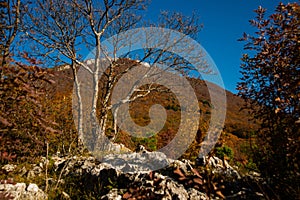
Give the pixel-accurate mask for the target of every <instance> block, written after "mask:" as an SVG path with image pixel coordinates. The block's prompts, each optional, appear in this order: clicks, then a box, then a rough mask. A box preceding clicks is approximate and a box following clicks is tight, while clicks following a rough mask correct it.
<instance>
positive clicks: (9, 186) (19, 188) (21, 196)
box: [0, 181, 47, 200]
mask: <svg viewBox="0 0 300 200" xmlns="http://www.w3.org/2000/svg"><path fill="white" fill-rule="evenodd" d="M0 199H12V200H44V199H47V195H46V194H45V193H44V192H43V191H42V190H41V189H40V188H39V187H38V186H37V185H36V184H29V185H28V186H26V184H25V183H16V184H15V183H7V182H5V181H2V182H1V184H0Z"/></svg>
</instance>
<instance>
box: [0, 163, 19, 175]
mask: <svg viewBox="0 0 300 200" xmlns="http://www.w3.org/2000/svg"><path fill="white" fill-rule="evenodd" d="M16 167H17V165H12V164H7V165H4V166H3V167H2V169H3V170H5V171H6V172H7V173H9V172H13V171H14V170H15V169H16Z"/></svg>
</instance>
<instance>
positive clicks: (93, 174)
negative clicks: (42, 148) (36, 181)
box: [0, 150, 264, 200]
mask: <svg viewBox="0 0 300 200" xmlns="http://www.w3.org/2000/svg"><path fill="white" fill-rule="evenodd" d="M51 162H52V163H53V166H52V167H53V169H52V170H53V171H54V173H56V174H57V175H59V176H56V179H52V180H51V182H52V183H54V184H53V185H57V186H58V187H59V189H60V193H58V194H57V196H55V198H58V199H61V198H63V199H77V198H78V197H80V198H82V199H95V198H96V199H106V200H115V199H164V200H169V199H170V200H171V199H183V200H185V199H193V200H197V199H225V198H226V199H264V198H263V196H262V194H260V193H259V187H258V185H257V184H256V180H254V179H253V178H251V177H249V176H248V177H241V176H240V174H239V173H238V172H237V171H236V170H235V169H234V168H233V167H231V166H230V165H229V164H228V163H227V162H226V161H222V160H221V159H219V158H217V157H210V158H203V159H202V165H203V166H202V167H201V166H198V167H196V168H197V169H196V168H195V165H192V163H191V162H190V161H188V160H182V161H179V160H172V159H169V158H167V157H166V156H165V155H164V154H161V153H159V152H152V153H151V152H147V151H145V150H143V151H139V152H135V153H128V154H119V155H108V156H106V157H105V158H104V159H103V162H101V163H100V162H99V161H97V160H96V159H95V158H94V157H76V156H74V157H58V156H54V157H52V161H51ZM38 166H39V167H40V168H41V169H43V168H44V166H43V164H39V165H38ZM193 166H194V167H193ZM159 167H162V168H161V169H159ZM35 168H37V167H34V166H33V167H32V171H34V173H38V171H39V170H37V169H35ZM5 169H6V170H7V171H12V170H14V167H12V166H6V167H5ZM27 174H32V173H31V172H30V171H29V172H28V173H27ZM37 175H38V174H37ZM51 182H50V185H51ZM57 183H58V184H57ZM0 186H1V187H0V188H1V189H2V190H1V191H2V192H5V194H6V195H8V194H10V195H14V198H15V199H25V198H27V196H26V195H31V197H32V198H33V199H45V195H44V194H43V193H42V192H41V191H40V189H38V187H35V186H30V185H29V186H30V187H29V186H27V187H26V185H25V184H22V183H20V184H16V185H9V186H8V187H6V186H5V188H4V186H3V184H1V185H0ZM3 188H4V189H3ZM32 195H33V196H32ZM34 195H36V196H34ZM0 197H1V196H0ZM31 197H29V198H31Z"/></svg>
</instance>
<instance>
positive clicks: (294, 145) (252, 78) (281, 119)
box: [238, 3, 300, 199]
mask: <svg viewBox="0 0 300 200" xmlns="http://www.w3.org/2000/svg"><path fill="white" fill-rule="evenodd" d="M265 11H266V10H265V9H263V8H262V7H259V8H258V9H257V10H255V12H256V13H257V16H256V18H255V19H254V20H250V24H251V25H252V26H254V27H255V28H256V29H257V31H256V32H255V35H254V36H249V35H247V34H245V33H244V38H243V39H241V40H243V41H246V44H245V46H244V49H245V50H249V52H250V53H249V54H244V55H243V58H242V61H243V64H242V65H241V73H242V75H243V77H242V78H241V82H240V83H239V84H238V90H239V95H240V96H241V97H243V98H244V99H245V100H246V101H247V107H249V108H250V109H251V110H252V114H253V117H254V119H256V120H257V121H258V122H260V124H261V127H260V131H259V135H258V137H257V142H258V143H259V144H260V145H259V147H260V148H259V152H256V155H257V156H256V161H257V162H258V164H259V168H260V170H261V172H262V174H263V175H264V176H265V177H267V178H268V179H267V180H269V183H270V184H271V185H272V186H273V187H275V190H274V191H278V193H277V192H275V193H277V195H278V197H282V198H284V199H286V198H291V196H293V197H295V198H297V195H299V160H298V158H299V142H298V141H299V137H300V135H299V133H300V131H299V130H300V127H299V125H300V124H299V123H298V122H297V121H298V120H299V117H300V42H299V41H300V37H299V36H300V6H299V5H298V4H297V3H289V4H286V5H284V4H282V3H280V4H279V5H278V6H277V8H276V11H275V13H274V14H272V15H270V16H269V17H268V18H265V16H264V15H265Z"/></svg>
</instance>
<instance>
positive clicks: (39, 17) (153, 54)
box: [23, 0, 209, 149]
mask: <svg viewBox="0 0 300 200" xmlns="http://www.w3.org/2000/svg"><path fill="white" fill-rule="evenodd" d="M146 5H147V3H145V2H144V1H142V0H110V1H108V0H104V1H103V2H96V1H91V0H70V1H64V2H61V1H58V0H45V1H42V0H41V1H37V5H34V6H30V5H29V6H28V7H27V12H26V13H27V15H26V17H25V18H24V20H23V27H24V31H25V33H26V34H27V36H28V37H29V38H31V39H32V40H34V41H35V42H36V43H37V44H39V45H41V46H42V47H44V48H45V47H46V50H44V51H43V52H42V53H43V55H44V57H47V58H49V59H50V60H53V61H55V60H58V59H59V62H65V63H68V64H70V65H71V68H72V70H73V74H74V82H75V90H76V97H77V103H78V109H77V112H78V122H77V123H78V124H77V126H78V131H79V139H80V138H81V137H82V136H83V132H84V126H85V125H84V124H83V120H84V118H89V120H90V121H91V124H92V130H89V131H91V133H92V134H91V135H92V137H94V141H96V143H97V141H99V140H100V141H101V140H102V139H103V137H104V136H105V131H106V128H107V127H106V125H107V120H108V116H109V113H110V112H111V111H112V110H113V116H114V120H116V119H117V117H116V116H117V113H118V107H119V106H120V105H121V104H124V103H129V102H132V101H134V100H136V99H138V98H140V97H144V96H146V95H149V94H150V93H151V91H154V90H159V89H161V87H158V86H157V85H155V84H150V85H148V86H147V87H143V88H140V86H139V83H141V82H142V80H143V79H145V78H146V77H147V76H148V75H149V74H150V73H151V74H152V75H153V70H152V69H153V68H155V67H156V66H159V65H160V64H161V63H167V64H168V67H166V68H163V67H162V69H163V71H171V72H175V71H177V72H180V73H181V74H182V75H186V74H188V73H189V72H190V71H191V70H195V68H194V66H192V65H191V64H190V63H189V62H188V61H186V60H185V59H184V58H182V57H180V56H178V55H176V54H174V53H172V48H173V47H174V46H176V44H177V43H179V42H180V41H181V40H184V39H185V37H184V36H182V37H181V38H179V40H178V41H172V39H174V38H172V37H170V36H169V35H170V34H171V31H170V33H166V34H165V37H164V38H161V40H160V41H156V42H157V44H156V46H151V48H145V49H144V51H142V52H141V51H140V52H138V55H137V56H136V55H134V54H133V53H134V52H133V53H132V52H129V53H127V52H126V53H125V54H123V55H121V54H118V51H119V50H120V49H122V48H124V44H126V40H128V37H134V36H135V33H134V32H132V35H128V34H127V35H125V36H123V38H122V37H118V36H116V37H113V38H112V39H113V41H111V44H113V47H112V49H110V50H111V51H108V50H107V49H105V48H106V46H105V45H103V44H102V42H103V41H104V39H106V38H108V36H112V35H114V34H120V33H123V32H124V31H127V30H130V29H132V28H134V27H141V25H142V21H141V17H140V16H139V13H140V12H142V11H143V10H144V9H145V8H146ZM154 25H155V24H148V26H152V27H153V26H154ZM156 26H158V27H162V28H168V29H173V30H176V31H178V32H180V33H182V34H184V35H189V36H191V37H196V35H197V33H198V31H199V29H200V28H201V25H199V23H198V20H197V17H196V15H195V14H193V16H192V17H185V16H183V15H181V14H178V13H167V12H164V13H162V15H161V17H160V20H159V22H158V23H157V24H156ZM166 30H167V29H166ZM120 35H121V34H120ZM145 37H146V38H145V39H146V41H148V42H149V43H151V41H153V40H154V39H157V38H153V36H152V34H147V35H146V36H145ZM139 39H141V38H135V40H136V41H138V40H139ZM132 41H134V40H132ZM132 41H131V43H130V44H129V46H130V45H133V42H132ZM166 41H167V42H166ZM171 41H172V42H171ZM126 45H127V46H128V44H126ZM84 47H85V48H86V49H88V50H90V51H91V52H92V54H91V55H92V60H88V61H86V60H84V56H83V55H84V51H82V50H81V48H84ZM194 48H195V47H193V46H187V47H185V48H184V47H183V48H182V51H185V52H186V53H188V52H193V50H194ZM129 49H130V48H129ZM191 56H194V57H193V59H195V60H197V61H200V59H201V58H202V56H203V55H201V54H197V55H193V54H192V53H191ZM121 57H130V58H131V59H132V60H135V59H136V58H137V57H138V58H139V60H138V61H134V62H127V63H124V61H125V60H122V59H120V58H121ZM144 61H147V62H150V64H149V69H148V70H146V71H145V72H144V73H143V74H142V75H141V76H140V79H139V80H137V81H136V82H135V83H133V86H132V87H131V89H130V90H129V91H128V93H127V94H126V95H125V98H124V99H121V100H120V101H118V102H115V104H111V103H110V100H111V98H112V90H113V88H114V86H115V85H116V83H117V81H118V80H119V79H120V78H121V77H122V76H123V75H124V74H126V73H128V72H129V71H130V70H132V69H134V68H135V67H137V66H140V65H141V64H143V62H144ZM201 67H202V69H203V71H205V72H207V73H209V71H208V70H207V67H206V65H205V63H203V62H201ZM78 68H81V69H84V71H85V73H86V75H87V76H88V77H90V79H89V78H88V81H89V82H88V83H86V84H87V85H88V84H90V86H91V88H92V90H91V91H90V92H91V93H89V94H88V95H87V94H83V93H82V91H80V90H81V86H82V85H84V84H83V82H82V81H83V80H78V74H77V73H78ZM102 73H103V77H102V78H104V79H105V80H106V81H105V83H104V84H105V85H104V86H103V90H102V91H101V94H102V95H101V97H99V80H100V78H101V77H100V76H99V74H102ZM158 78H159V77H158ZM85 96H90V97H91V101H90V102H88V104H89V105H90V109H89V110H88V113H89V116H84V113H83V110H85V109H83V104H86V103H87V102H86V101H85V99H84V98H85ZM99 100H100V112H99V116H100V122H99V125H98V123H97V102H99ZM87 101H89V100H87ZM85 113H87V111H86V110H85ZM114 129H115V134H117V122H116V121H114ZM114 138H115V135H114V136H113V139H114ZM92 146H93V147H91V148H92V149H93V148H95V146H94V145H92ZM96 148H98V147H96Z"/></svg>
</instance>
